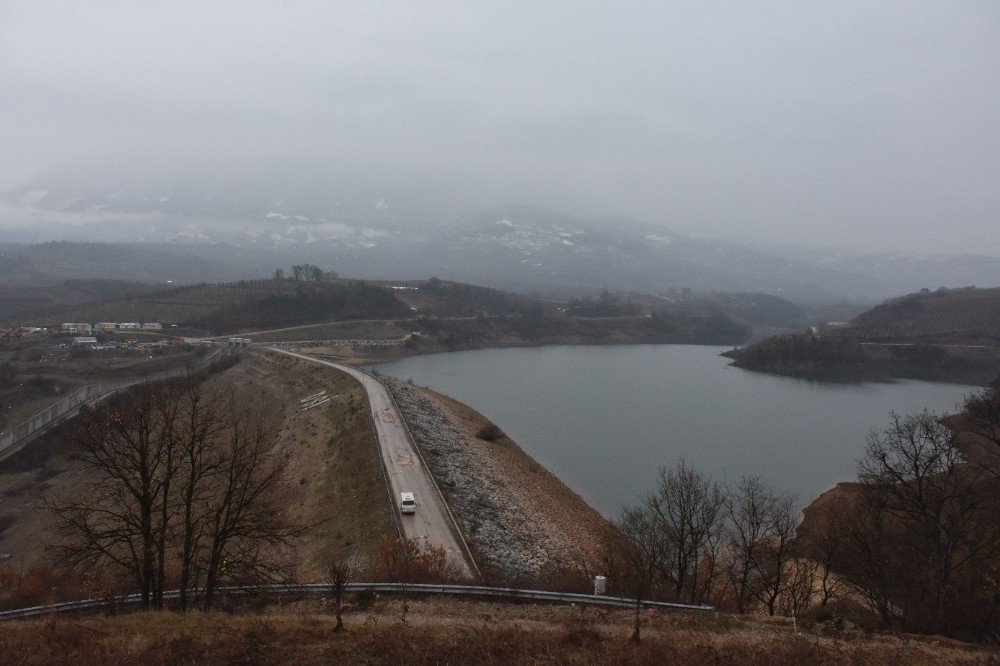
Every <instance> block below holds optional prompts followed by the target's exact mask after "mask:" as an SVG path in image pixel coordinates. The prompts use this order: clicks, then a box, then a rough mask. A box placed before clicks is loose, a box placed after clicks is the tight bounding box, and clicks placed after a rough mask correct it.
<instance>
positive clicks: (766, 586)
mask: <svg viewBox="0 0 1000 666" xmlns="http://www.w3.org/2000/svg"><path fill="white" fill-rule="evenodd" d="M795 514H796V512H795V498H794V497H791V496H789V495H772V496H771V497H770V498H769V506H768V514H767V525H766V527H767V532H766V538H765V539H764V541H763V543H761V544H760V548H759V549H758V553H757V556H756V558H755V559H756V567H757V570H758V572H759V574H760V583H761V589H760V592H759V598H760V599H761V600H762V601H763V603H764V605H765V606H767V613H768V615H774V614H775V613H776V612H777V610H778V600H779V599H780V598H781V597H782V595H783V594H785V592H786V588H787V587H788V585H789V584H790V583H792V582H794V574H795V566H794V564H795V563H794V556H795V554H796V551H795V526H796V525H797V524H798V520H797V519H796V515H795ZM789 569H791V570H792V571H789ZM810 584H811V581H810Z"/></svg>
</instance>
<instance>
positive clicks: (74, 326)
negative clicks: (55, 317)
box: [59, 322, 93, 333]
mask: <svg viewBox="0 0 1000 666" xmlns="http://www.w3.org/2000/svg"><path fill="white" fill-rule="evenodd" d="M92 328H93V326H91V325H90V324H87V323H82V322H70V323H66V324H63V325H61V326H60V327H59V330H60V331H62V332H63V333H90V331H91V329H92Z"/></svg>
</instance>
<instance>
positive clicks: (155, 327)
mask: <svg viewBox="0 0 1000 666" xmlns="http://www.w3.org/2000/svg"><path fill="white" fill-rule="evenodd" d="M162 329H163V324H159V323H157V322H155V321H147V322H146V323H144V324H143V325H142V330H144V331H159V330H162Z"/></svg>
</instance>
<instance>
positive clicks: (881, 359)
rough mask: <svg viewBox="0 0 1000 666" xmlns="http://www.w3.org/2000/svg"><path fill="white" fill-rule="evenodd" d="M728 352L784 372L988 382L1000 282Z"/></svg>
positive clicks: (999, 334) (999, 369) (996, 356)
mask: <svg viewBox="0 0 1000 666" xmlns="http://www.w3.org/2000/svg"><path fill="white" fill-rule="evenodd" d="M728 355H729V356H730V357H731V358H733V359H734V362H733V365H735V366H737V367H741V368H747V369H750V370H760V371H764V372H774V373H778V374H789V375H802V376H813V377H821V378H842V379H852V378H880V377H893V376H897V377H918V378H926V379H941V380H950V381H960V382H971V383H977V384H982V383H985V382H988V381H990V380H992V379H993V378H994V377H996V376H997V374H998V373H1000V289H975V288H967V289H959V290H950V291H949V290H944V289H941V290H938V291H935V292H930V291H923V292H920V293H917V294H910V295H908V296H903V297H901V298H896V299H892V300H890V301H886V302H885V303H882V304H881V305H878V306H876V307H874V308H872V309H870V310H868V311H866V312H864V313H862V314H861V315H859V316H858V317H856V318H855V319H854V321H852V322H851V323H850V325H848V326H846V327H844V328H833V327H828V328H825V329H822V330H816V331H812V332H808V333H798V334H793V335H784V336H777V337H772V338H767V339H765V340H761V341H759V342H756V343H754V344H752V345H749V346H747V347H744V348H742V349H735V350H733V351H731V352H729V353H728Z"/></svg>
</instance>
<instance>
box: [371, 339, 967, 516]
mask: <svg viewBox="0 0 1000 666" xmlns="http://www.w3.org/2000/svg"><path fill="white" fill-rule="evenodd" d="M726 349H727V348H726V347H714V346H700V345H621V346H557V347H533V348H516V349H484V350H475V351H463V352H449V353H444V354H433V355H428V356H417V357H412V358H407V359H403V360H400V361H396V362H393V363H385V364H381V365H379V366H377V369H378V370H379V372H383V373H385V374H389V375H393V376H395V377H398V378H400V379H404V380H405V379H412V380H413V381H414V382H415V383H417V384H419V385H421V386H428V387H430V388H432V389H434V390H435V391H438V392H439V393H444V394H446V395H449V396H451V397H453V398H455V399H457V400H460V401H462V402H464V403H466V404H468V405H470V406H471V407H473V408H475V409H477V410H478V411H480V412H482V413H483V414H484V415H486V416H487V417H488V418H490V419H491V420H493V421H494V422H495V423H496V424H497V425H498V426H500V427H501V428H502V429H503V430H504V431H505V432H506V433H507V434H508V435H509V436H510V437H511V438H513V439H514V441H516V442H517V443H518V444H520V446H521V448H523V449H524V450H525V451H526V452H527V453H528V454H529V455H531V456H532V457H534V458H535V459H536V460H537V461H538V462H539V463H541V464H542V465H544V466H545V467H547V468H548V469H549V470H551V471H552V472H553V473H554V474H556V475H557V476H558V477H559V478H560V479H562V480H563V481H564V482H565V483H566V484H568V485H569V486H570V487H571V488H573V490H575V491H576V492H578V493H580V495H581V496H583V498H584V499H585V500H587V501H588V502H589V503H590V504H591V505H593V506H594V507H595V508H597V509H599V510H600V511H602V512H603V513H604V514H605V515H608V516H609V517H613V516H615V515H617V513H618V512H619V510H620V509H621V507H622V506H623V505H625V504H632V503H634V502H636V501H637V500H638V498H639V497H640V495H641V494H643V493H645V492H647V491H649V490H651V489H652V488H653V487H654V485H655V481H656V472H657V468H658V466H660V465H673V464H675V463H677V462H678V461H679V460H680V459H681V458H684V459H686V460H687V461H688V462H689V463H691V464H692V465H693V466H695V467H696V468H698V469H701V470H703V471H705V472H708V473H710V474H712V475H713V476H714V477H715V478H717V479H718V480H720V481H728V482H730V483H733V482H735V481H737V480H738V479H739V477H740V476H742V475H745V474H759V475H761V476H762V477H764V478H765V479H767V480H768V481H769V482H770V483H771V484H772V485H774V486H775V487H776V488H777V489H779V490H782V491H786V492H791V493H793V494H795V495H796V496H798V498H799V503H800V505H802V506H804V505H806V504H808V503H809V502H811V501H812V500H813V499H815V497H816V496H817V495H819V494H820V493H822V492H823V491H825V490H826V489H828V488H830V487H831V486H832V485H833V484H835V483H837V482H838V481H846V480H851V479H853V478H854V476H855V470H856V462H857V459H858V458H859V457H860V456H861V455H862V453H863V452H864V449H865V438H866V435H867V434H868V432H869V430H870V429H872V428H875V429H878V430H881V429H883V428H885V427H886V426H887V425H888V423H889V412H890V411H896V412H898V413H901V414H905V413H909V412H915V411H919V410H921V409H923V408H925V407H926V408H929V409H931V410H933V411H938V412H941V411H945V412H948V411H954V410H956V409H957V408H958V407H959V406H960V405H961V403H962V402H963V397H964V396H965V395H966V394H968V393H970V392H972V391H973V390H975V387H971V386H962V385H956V384H942V383H931V382H922V381H912V380H897V381H893V382H865V383H859V384H844V383H824V382H817V381H812V380H805V379H796V378H790V377H779V376H774V375H767V374H762V373H757V372H751V371H748V370H741V369H739V368H733V367H730V366H729V365H728V364H729V359H726V358H723V357H721V356H719V354H720V353H721V352H723V351H725V350H726Z"/></svg>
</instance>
